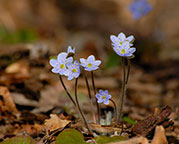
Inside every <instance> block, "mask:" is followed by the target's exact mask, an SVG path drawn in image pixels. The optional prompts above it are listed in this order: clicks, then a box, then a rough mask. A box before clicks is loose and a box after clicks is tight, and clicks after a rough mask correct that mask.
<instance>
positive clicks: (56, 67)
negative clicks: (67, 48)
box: [50, 52, 73, 76]
mask: <svg viewBox="0 0 179 144" xmlns="http://www.w3.org/2000/svg"><path fill="white" fill-rule="evenodd" d="M66 57H67V53H65V52H62V53H60V54H59V55H58V56H57V59H51V60H50V65H51V66H52V67H53V69H52V72H53V73H59V74H60V75H65V76H67V67H66V64H67V63H72V61H73V58H72V57H69V58H66Z"/></svg>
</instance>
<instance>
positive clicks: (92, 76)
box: [91, 71, 100, 124]
mask: <svg viewBox="0 0 179 144" xmlns="http://www.w3.org/2000/svg"><path fill="white" fill-rule="evenodd" d="M91 80H92V85H93V91H94V96H95V100H96V107H97V116H98V124H100V109H99V104H98V100H97V98H96V87H95V83H94V74H93V72H92V71H91Z"/></svg>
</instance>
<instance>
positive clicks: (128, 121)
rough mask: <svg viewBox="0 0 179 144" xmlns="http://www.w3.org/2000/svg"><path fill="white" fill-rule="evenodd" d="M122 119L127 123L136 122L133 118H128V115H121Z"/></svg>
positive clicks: (133, 123)
mask: <svg viewBox="0 0 179 144" xmlns="http://www.w3.org/2000/svg"><path fill="white" fill-rule="evenodd" d="M123 120H124V121H126V122H127V123H129V124H132V125H135V124H136V122H135V121H134V120H132V119H130V118H129V117H123Z"/></svg>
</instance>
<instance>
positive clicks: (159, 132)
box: [151, 126, 168, 144]
mask: <svg viewBox="0 0 179 144" xmlns="http://www.w3.org/2000/svg"><path fill="white" fill-rule="evenodd" d="M151 144H168V142H167V138H166V136H165V129H164V128H163V126H157V127H156V128H155V135H154V138H153V140H152V143H151Z"/></svg>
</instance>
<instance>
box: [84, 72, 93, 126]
mask: <svg viewBox="0 0 179 144" xmlns="http://www.w3.org/2000/svg"><path fill="white" fill-rule="evenodd" d="M83 75H84V78H85V82H86V86H87V89H88V96H89V99H90V107H91V113H92V118H93V121H94V123H96V117H95V112H94V108H93V101H92V97H91V92H90V87H89V83H88V79H87V76H86V74H85V72H84V71H83Z"/></svg>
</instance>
